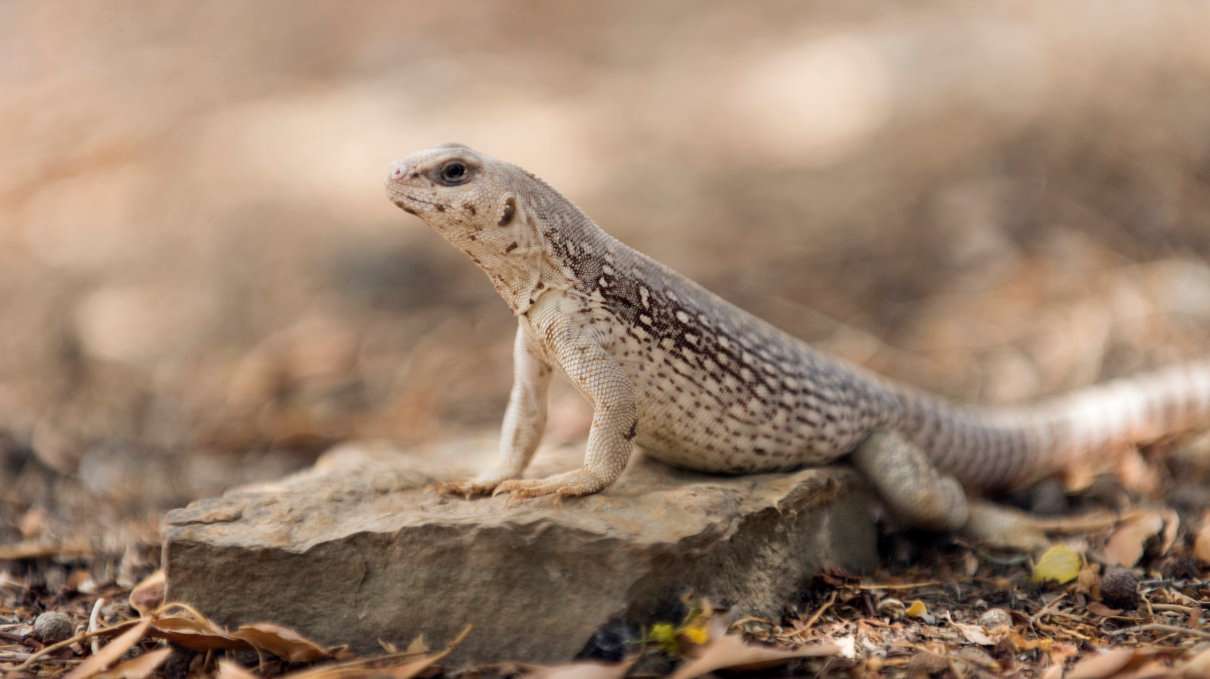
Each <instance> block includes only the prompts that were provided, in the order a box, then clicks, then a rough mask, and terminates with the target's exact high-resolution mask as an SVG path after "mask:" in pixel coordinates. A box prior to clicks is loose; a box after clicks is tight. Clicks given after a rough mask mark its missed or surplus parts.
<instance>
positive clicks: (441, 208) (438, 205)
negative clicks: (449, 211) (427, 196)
mask: <svg viewBox="0 0 1210 679" xmlns="http://www.w3.org/2000/svg"><path fill="white" fill-rule="evenodd" d="M433 207H435V208H437V212H445V206H444V205H442V204H441V203H434V204H433Z"/></svg>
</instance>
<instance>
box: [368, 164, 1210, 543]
mask: <svg viewBox="0 0 1210 679" xmlns="http://www.w3.org/2000/svg"><path fill="white" fill-rule="evenodd" d="M386 192H387V195H388V197H389V199H390V200H391V201H392V202H393V203H394V204H395V206H397V207H398V208H400V209H401V210H403V211H404V212H407V213H409V214H411V215H414V216H417V217H419V218H420V219H421V220H423V221H424V222H426V223H427V224H428V225H429V226H430V227H432V228H433V229H434V230H435V231H436V232H437V233H438V234H440V235H441V236H442V237H443V238H444V239H445V240H446V241H448V242H449V243H450V244H452V245H453V246H454V247H456V248H457V249H459V250H461V251H462V252H463V253H464V254H466V255H467V256H468V257H469V258H470V259H471V261H472V262H473V263H474V264H475V265H477V266H478V268H479V269H481V270H482V271H483V272H484V273H485V274H487V277H488V279H489V280H490V281H491V283H492V285H493V286H494V287H495V289H496V291H497V292H498V293H499V295H500V297H502V298H503V299H504V301H505V303H506V304H507V305H508V306H509V308H510V309H511V310H512V312H513V314H514V315H515V316H516V319H517V330H516V334H515V336H514V342H513V360H514V380H513V386H512V390H511V393H510V395H509V400H508V405H507V408H506V410H505V414H504V421H503V425H502V429H501V436H500V451H499V455H498V459H497V461H496V462H495V464H494V465H493V466H492V467H491V468H489V469H486V470H483V471H482V472H481V473H480V474H479V475H478V476H477V477H475V478H473V479H470V480H467V481H456V482H450V483H446V484H444V485H443V486H442V490H444V491H446V492H450V493H459V494H463V495H466V496H473V495H486V494H492V495H495V494H499V493H509V494H512V495H513V496H514V497H520V498H525V497H537V496H544V495H555V496H560V497H569V496H582V495H588V494H592V493H597V492H600V491H602V490H604V489H606V488H608V487H609V486H610V485H611V484H612V483H614V481H616V480H617V479H618V477H619V476H620V475H621V473H622V472H623V470H624V469H625V468H626V465H627V462H628V460H629V459H630V457H631V455H632V453H633V451H634V449H635V447H636V446H638V447H641V449H642V450H643V451H644V453H645V454H647V455H650V456H651V457H654V458H656V459H658V460H660V461H662V462H666V463H669V464H672V465H674V466H678V467H682V468H687V469H691V470H696V471H702V472H713V473H721V474H756V473H766V472H778V471H785V470H791V469H795V468H800V467H805V466H819V465H825V464H829V463H833V462H836V461H838V460H844V459H847V460H849V461H850V462H851V464H852V465H853V466H854V467H856V469H857V470H858V471H859V473H860V474H861V475H862V476H863V477H864V478H865V479H866V480H867V481H868V483H869V485H870V486H872V488H873V489H874V490H875V492H876V494H877V495H878V496H879V498H880V499H881V501H882V503H883V504H884V505H885V506H886V508H887V509H888V510H889V512H890V514H891V515H892V516H893V517H894V518H895V519H896V520H898V521H901V522H903V523H905V524H907V525H911V526H916V527H921V528H926V529H934V530H950V531H957V530H961V531H965V532H967V533H969V534H971V535H972V536H974V537H975V538H977V539H980V540H984V541H987V542H991V543H999V544H1007V545H1020V546H1038V545H1039V544H1042V543H1044V539H1045V538H1044V537H1043V536H1042V535H1041V533H1040V531H1039V530H1038V529H1037V528H1036V527H1035V526H1034V524H1031V523H1030V522H1028V520H1027V516H1028V515H1026V514H1025V513H1023V512H1017V511H1014V510H1009V509H1007V508H1003V507H1000V506H999V505H994V504H992V503H990V502H987V501H984V500H982V499H981V498H982V497H983V495H984V494H986V493H988V492H990V491H995V490H1002V489H1008V488H1013V487H1019V486H1023V485H1025V484H1028V483H1030V482H1033V481H1036V480H1039V479H1041V478H1043V477H1046V476H1048V475H1053V474H1055V473H1058V472H1060V471H1062V470H1063V469H1064V468H1065V467H1067V466H1068V465H1069V464H1070V463H1072V462H1073V461H1074V460H1076V459H1078V458H1079V457H1080V456H1082V455H1090V454H1095V453H1096V452H1097V451H1103V450H1106V449H1108V448H1110V447H1113V446H1115V445H1121V444H1123V443H1127V442H1144V441H1149V440H1154V439H1157V438H1160V437H1162V436H1165V435H1168V434H1170V433H1175V432H1181V431H1187V430H1191V429H1195V428H1198V427H1202V426H1210V360H1202V361H1195V362H1190V363H1187V364H1183V365H1178V366H1176V367H1172V368H1168V369H1166V370H1162V371H1159V372H1156V373H1153V374H1151V375H1148V376H1143V377H1139V378H1134V379H1126V380H1118V381H1114V382H1110V383H1106V384H1102V385H1099V386H1093V387H1088V388H1085V389H1084V390H1080V391H1076V392H1073V393H1071V394H1068V395H1065V396H1058V397H1052V398H1050V399H1048V400H1044V401H1041V402H1038V403H1034V404H1030V405H1024V406H1018V407H1011V408H981V407H976V406H967V405H959V404H955V403H953V402H950V401H948V400H946V399H943V398H941V397H939V396H934V395H932V394H930V393H928V392H925V391H923V390H919V389H916V388H913V387H910V386H906V385H903V384H900V383H897V382H894V381H892V380H889V379H887V378H884V377H881V376H879V375H877V374H874V373H873V372H872V371H868V370H866V369H864V368H862V367H860V366H857V365H855V364H850V363H847V362H845V361H842V360H840V359H837V358H833V357H830V356H827V355H824V354H823V353H822V352H819V351H817V350H815V349H813V348H812V347H811V346H809V345H808V344H807V343H806V342H804V341H802V340H799V339H797V338H795V337H793V336H791V335H789V334H787V333H785V332H783V331H782V330H780V329H778V328H777V327H775V326H773V325H772V324H770V323H767V322H765V321H763V320H761V319H759V318H757V317H755V316H754V315H752V314H749V313H748V312H746V311H744V310H742V309H740V308H738V307H736V306H734V305H732V304H730V303H728V302H726V301H725V300H723V299H722V298H720V297H719V296H717V295H715V294H714V293H712V292H710V291H708V290H706V289H705V288H703V287H702V286H700V285H698V284H697V283H695V282H693V281H691V280H690V279H688V278H687V277H685V276H682V275H681V274H679V273H677V272H676V271H674V270H672V269H671V268H669V267H667V266H665V265H663V264H661V263H659V262H657V261H655V260H654V259H652V258H650V257H648V256H646V255H644V254H642V253H640V252H638V251H636V250H634V249H632V248H630V247H628V246H627V245H625V244H623V243H622V242H621V241H619V240H618V239H616V238H615V237H613V236H611V235H610V234H608V233H607V232H606V231H604V230H603V229H602V228H600V227H599V226H597V224H595V223H594V222H593V221H592V220H591V219H590V218H589V217H588V216H586V215H585V214H584V213H583V212H582V211H581V210H580V209H579V208H577V207H576V206H575V205H574V204H573V203H572V202H571V201H569V200H568V199H566V198H564V197H563V196H562V195H561V194H560V193H559V192H558V191H556V190H555V189H554V188H552V187H551V186H550V185H549V184H547V183H546V182H545V181H543V180H541V179H539V178H538V177H537V176H535V175H533V174H531V173H529V172H528V171H526V170H524V169H522V168H520V167H518V166H516V165H513V164H510V163H507V162H504V161H501V160H497V159H494V158H492V157H490V156H488V155H485V154H483V153H479V152H477V151H475V150H473V149H471V148H469V147H467V146H463V145H460V144H448V145H444V146H439V147H435V148H431V149H427V150H424V151H420V152H417V153H415V154H413V155H410V156H408V157H406V158H405V159H403V160H400V161H396V162H395V163H393V164H392V166H391V168H390V171H389V172H388V176H387V179H386ZM556 370H558V371H560V372H562V374H563V375H565V376H566V378H567V379H568V380H570V382H571V384H572V385H573V386H574V387H575V388H576V389H577V390H578V391H579V392H580V393H581V394H582V395H583V396H584V397H585V398H587V399H588V401H589V402H590V404H591V405H592V408H593V416H592V422H591V425H590V428H589V433H588V441H587V448H586V452H585V456H584V462H583V466H581V467H580V468H578V469H575V470H573V471H569V472H566V473H562V474H557V475H553V476H550V477H548V478H537V479H533V478H528V479H527V478H523V477H522V475H523V472H524V471H525V469H526V467H527V465H528V464H529V462H530V460H531V458H532V457H533V455H534V453H535V451H536V450H537V448H538V445H539V442H540V440H541V437H542V433H543V429H544V427H545V422H546V399H547V388H548V385H549V384H550V380H551V377H552V375H553V374H554V373H555V372H556Z"/></svg>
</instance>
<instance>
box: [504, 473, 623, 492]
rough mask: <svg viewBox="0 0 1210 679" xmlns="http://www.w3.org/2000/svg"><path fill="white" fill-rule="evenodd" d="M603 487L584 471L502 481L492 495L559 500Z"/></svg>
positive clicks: (590, 474) (602, 484)
mask: <svg viewBox="0 0 1210 679" xmlns="http://www.w3.org/2000/svg"><path fill="white" fill-rule="evenodd" d="M604 487H605V484H604V483H602V482H601V481H600V480H599V479H597V478H596V477H595V476H593V475H592V473H591V472H589V471H587V470H585V469H577V470H575V471H570V472H566V473H563V474H556V475H554V476H549V477H547V478H544V479H511V480H508V481H503V482H501V483H500V485H498V486H496V489H495V490H494V491H493V492H492V495H493V496H495V495H498V494H500V493H510V494H511V495H512V496H513V497H515V498H529V497H542V496H544V495H554V496H557V497H560V498H564V497H580V496H582V495H592V494H593V493H596V492H597V491H599V490H601V489H602V488H604Z"/></svg>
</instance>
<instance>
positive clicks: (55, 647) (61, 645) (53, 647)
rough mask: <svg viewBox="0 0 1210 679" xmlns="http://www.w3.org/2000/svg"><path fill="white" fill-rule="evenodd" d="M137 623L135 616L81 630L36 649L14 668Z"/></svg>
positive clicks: (27, 664)
mask: <svg viewBox="0 0 1210 679" xmlns="http://www.w3.org/2000/svg"><path fill="white" fill-rule="evenodd" d="M138 623H139V618H135V619H133V620H123V621H122V622H119V623H118V624H116V625H111V626H109V627H102V628H101V629H99V630H96V631H93V632H87V631H86V632H81V633H79V634H77V635H76V636H74V637H72V638H70V639H64V640H63V641H60V642H59V643H57V644H51V645H50V646H47V647H45V648H43V649H42V650H40V651H38V652H37V653H35V654H33V655H31V656H30V657H29V658H27V659H26V660H25V662H23V663H21V664H20V665H17V666H16V667H15V668H14V669H16V670H23V669H25V668H26V667H29V666H30V664H32V663H33V662H34V661H36V660H37V659H38V658H41V657H42V656H44V655H46V654H47V653H54V652H55V651H58V650H60V649H64V648H67V647H68V646H71V645H72V644H74V643H77V642H80V641H84V640H85V639H91V638H93V637H99V636H104V635H106V634H116V633H118V632H125V631H126V630H128V629H130V628H131V627H134V626H135V625H137V624H138Z"/></svg>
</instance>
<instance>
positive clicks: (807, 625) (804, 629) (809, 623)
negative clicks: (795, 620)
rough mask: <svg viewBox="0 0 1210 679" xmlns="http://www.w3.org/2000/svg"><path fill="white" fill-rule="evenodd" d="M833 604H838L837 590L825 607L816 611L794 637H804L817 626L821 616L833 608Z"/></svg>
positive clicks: (829, 597)
mask: <svg viewBox="0 0 1210 679" xmlns="http://www.w3.org/2000/svg"><path fill="white" fill-rule="evenodd" d="M833 603H836V590H832V593H831V594H829V595H828V600H827V601H825V602H823V605H822V606H820V607H819V608H818V609H816V611H815V612H814V613H812V614H811V617H810V618H807V621H806V622H805V623H803V626H802V627H800V628H798V629H796V630H794V635H793V636H795V637H801V636H802V635H804V634H806V633H807V632H808V631H809V630H810V629H811V628H812V627H813V626H814V625H815V623H816V622H818V621H819V618H820V616H822V615H823V614H824V612H825V611H827V610H828V609H829V608H831V607H832V604H833Z"/></svg>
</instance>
